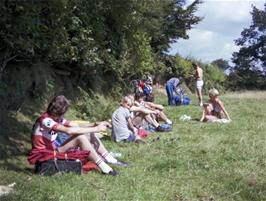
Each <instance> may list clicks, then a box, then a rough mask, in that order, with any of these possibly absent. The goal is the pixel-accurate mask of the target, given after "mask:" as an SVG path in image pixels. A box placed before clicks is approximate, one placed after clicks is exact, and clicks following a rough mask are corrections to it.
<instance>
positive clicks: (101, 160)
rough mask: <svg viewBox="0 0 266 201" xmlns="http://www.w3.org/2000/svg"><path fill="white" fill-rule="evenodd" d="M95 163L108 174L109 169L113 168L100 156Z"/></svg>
mask: <svg viewBox="0 0 266 201" xmlns="http://www.w3.org/2000/svg"><path fill="white" fill-rule="evenodd" d="M96 164H97V165H98V167H99V168H100V169H101V170H102V172H103V173H105V174H108V173H109V172H110V171H113V169H112V168H111V167H110V166H109V165H107V164H106V163H105V162H104V161H103V159H102V158H99V159H97V160H96Z"/></svg>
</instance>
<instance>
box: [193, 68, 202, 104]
mask: <svg viewBox="0 0 266 201" xmlns="http://www.w3.org/2000/svg"><path fill="white" fill-rule="evenodd" d="M192 66H193V68H194V70H195V73H194V76H195V79H196V91H197V96H198V99H199V105H200V106H203V103H202V87H203V70H202V68H200V67H199V65H198V64H197V63H192Z"/></svg>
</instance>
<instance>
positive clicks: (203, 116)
mask: <svg viewBox="0 0 266 201" xmlns="http://www.w3.org/2000/svg"><path fill="white" fill-rule="evenodd" d="M205 116H206V112H205V109H203V111H202V115H201V118H200V121H201V122H203V121H204V119H205Z"/></svg>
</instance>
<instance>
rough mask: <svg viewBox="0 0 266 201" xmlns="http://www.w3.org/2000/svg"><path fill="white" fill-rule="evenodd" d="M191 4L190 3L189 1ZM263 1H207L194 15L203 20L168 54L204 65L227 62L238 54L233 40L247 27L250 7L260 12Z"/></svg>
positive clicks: (249, 19) (249, 20) (174, 45)
mask: <svg viewBox="0 0 266 201" xmlns="http://www.w3.org/2000/svg"><path fill="white" fill-rule="evenodd" d="M189 2H190V3H191V2H192V0H189ZM264 3H266V2H265V1H247V0H241V1H239V0H238V1H237V0H222V1H217V0H208V1H205V2H204V3H203V4H200V6H199V10H198V11H197V13H196V15H198V16H203V17H204V19H203V21H202V22H200V23H199V24H198V25H196V27H195V28H194V29H192V30H190V31H189V39H188V40H179V41H178V42H177V43H174V44H172V45H171V48H170V50H169V52H170V54H176V53H178V54H180V55H182V56H184V57H186V56H190V57H194V58H196V59H200V60H203V61H205V62H211V61H213V60H215V59H219V58H223V59H227V60H229V59H230V58H231V56H232V53H233V52H234V51H237V50H238V47H237V46H235V44H234V40H236V39H238V38H239V37H240V36H241V32H242V31H243V29H244V28H248V27H249V26H250V25H251V14H250V12H251V10H252V7H251V5H252V4H253V5H255V6H256V7H257V8H259V9H263V7H264Z"/></svg>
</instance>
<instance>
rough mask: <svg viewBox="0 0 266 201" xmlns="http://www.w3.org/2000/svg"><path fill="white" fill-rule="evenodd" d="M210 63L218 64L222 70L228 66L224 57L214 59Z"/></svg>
mask: <svg viewBox="0 0 266 201" xmlns="http://www.w3.org/2000/svg"><path fill="white" fill-rule="evenodd" d="M211 64H212V65H216V66H218V67H219V68H220V69H221V70H223V71H225V70H226V69H229V68H230V65H229V63H228V61H227V60H224V59H216V60H214V61H212V62H211Z"/></svg>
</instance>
